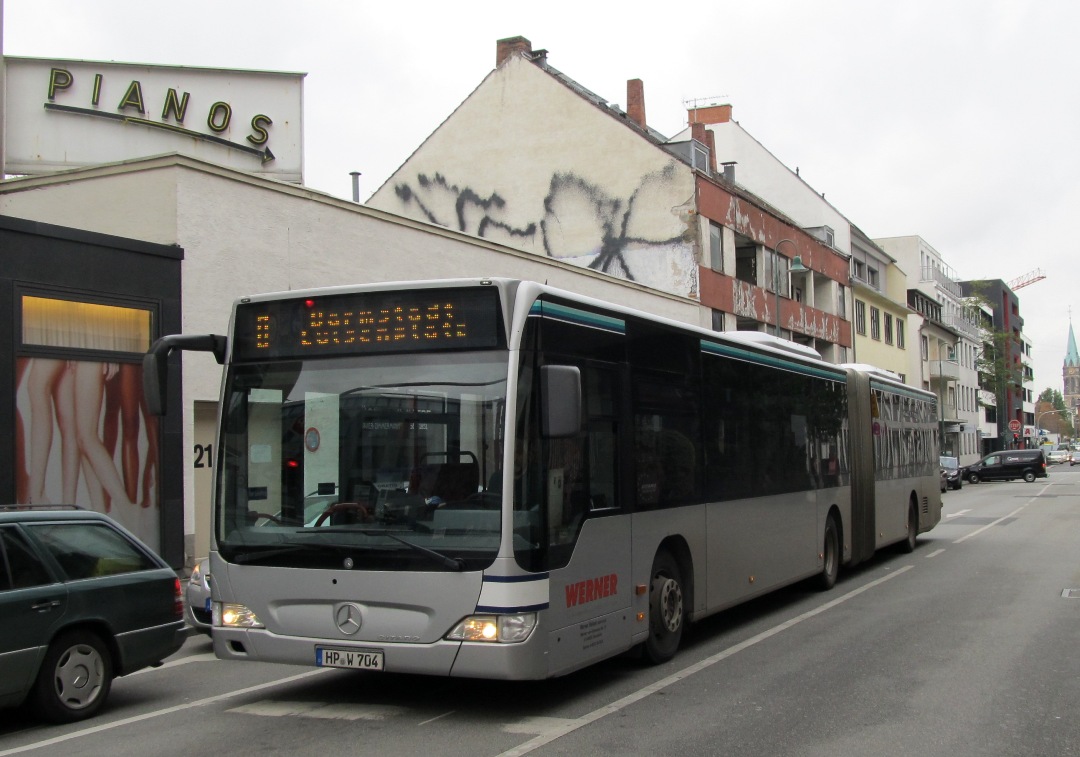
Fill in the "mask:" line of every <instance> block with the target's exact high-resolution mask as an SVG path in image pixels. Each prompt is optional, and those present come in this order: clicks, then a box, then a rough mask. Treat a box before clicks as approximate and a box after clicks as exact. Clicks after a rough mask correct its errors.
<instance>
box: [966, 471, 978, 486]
mask: <svg viewBox="0 0 1080 757" xmlns="http://www.w3.org/2000/svg"><path fill="white" fill-rule="evenodd" d="M968 483H969V484H977V483H979V474H978V473H969V474H968Z"/></svg>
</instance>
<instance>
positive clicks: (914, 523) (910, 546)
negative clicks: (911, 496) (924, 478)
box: [900, 500, 919, 553]
mask: <svg viewBox="0 0 1080 757" xmlns="http://www.w3.org/2000/svg"><path fill="white" fill-rule="evenodd" d="M918 538H919V511H918V510H917V509H916V508H915V501H914V500H912V501H911V502H909V503H908V512H907V538H905V539H904V540H903V541H902V542H900V549H901V550H903V551H904V552H907V553H910V552H914V551H915V541H916V540H917V539H918Z"/></svg>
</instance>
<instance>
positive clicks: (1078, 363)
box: [1061, 320, 1080, 426]
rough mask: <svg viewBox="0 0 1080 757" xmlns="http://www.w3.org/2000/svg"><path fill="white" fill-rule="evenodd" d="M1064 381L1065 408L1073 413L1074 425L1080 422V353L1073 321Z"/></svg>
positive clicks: (1063, 375) (1070, 322) (1070, 328)
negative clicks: (1077, 349)
mask: <svg viewBox="0 0 1080 757" xmlns="http://www.w3.org/2000/svg"><path fill="white" fill-rule="evenodd" d="M1061 376H1062V378H1063V379H1064V384H1065V391H1063V392H1062V397H1063V398H1064V399H1065V407H1067V408H1069V411H1070V412H1071V413H1072V420H1073V425H1074V426H1075V425H1076V424H1077V422H1078V421H1080V417H1078V416H1080V353H1078V352H1077V351H1076V335H1075V334H1073V327H1072V321H1071V320H1070V321H1069V348H1068V350H1067V351H1066V353H1065V365H1064V367H1063V368H1062V369H1061Z"/></svg>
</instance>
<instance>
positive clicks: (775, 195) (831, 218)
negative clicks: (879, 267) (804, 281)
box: [672, 121, 851, 252]
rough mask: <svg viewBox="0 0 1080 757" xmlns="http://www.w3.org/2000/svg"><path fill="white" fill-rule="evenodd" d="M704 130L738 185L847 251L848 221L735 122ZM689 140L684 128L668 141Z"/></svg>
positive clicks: (687, 131)
mask: <svg viewBox="0 0 1080 757" xmlns="http://www.w3.org/2000/svg"><path fill="white" fill-rule="evenodd" d="M706 128H707V129H708V130H709V131H711V132H712V133H713V139H714V141H715V144H716V160H717V163H724V162H727V161H734V162H735V163H736V166H735V182H736V183H737V184H738V185H740V186H742V187H745V188H746V189H748V190H750V191H751V192H753V193H754V194H755V195H757V196H758V197H763V198H765V199H766V200H767V201H768V202H769V204H771V205H772V206H773V207H776V208H779V209H780V210H781V212H783V213H784V214H785V215H787V216H789V217H790V218H792V219H793V220H794V221H795V222H796V223H797V224H798V225H799V226H800V227H802V228H804V229H805V228H812V227H816V226H829V227H830V228H832V230H833V234H834V240H835V245H836V248H837V249H838V250H843V251H845V252H847V251H849V250H850V249H851V226H850V222H849V221H848V220H847V219H846V218H845V217H844V216H843V215H842V214H841V213H840V212H839V211H838V210H836V208H834V207H833V206H832V205H831V204H829V202H828V201H826V200H825V198H824V197H822V196H821V195H820V194H818V192H817V191H816V190H815V189H814V188H813V187H811V186H810V185H809V184H807V183H806V182H805V181H804V180H803V179H802V178H800V177H799V175H798V174H797V173H795V171H793V170H792V169H790V168H788V167H787V166H786V165H784V164H783V163H781V162H780V160H779V159H778V158H777V157H776V156H775V155H773V154H772V153H771V152H769V150H768V149H767V148H766V147H765V146H764V145H763V144H761V143H760V142H758V141H757V140H756V139H755V138H754V137H752V136H751V135H750V134H749V133H748V132H747V131H746V130H745V129H744V128H743V127H742V126H741V125H740V124H739V123H738V122H737V121H725V122H722V123H715V124H709V125H708V126H706ZM689 138H690V130H689V129H685V130H684V131H682V132H681V133H680V134H679V135H678V136H676V137H673V138H672V139H673V140H679V139H689Z"/></svg>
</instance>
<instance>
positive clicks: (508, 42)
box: [495, 37, 532, 68]
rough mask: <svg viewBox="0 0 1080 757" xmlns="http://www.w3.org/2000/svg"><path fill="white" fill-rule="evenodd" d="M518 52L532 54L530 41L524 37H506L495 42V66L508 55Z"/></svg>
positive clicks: (505, 59) (506, 58)
mask: <svg viewBox="0 0 1080 757" xmlns="http://www.w3.org/2000/svg"><path fill="white" fill-rule="evenodd" d="M518 53H528V54H529V55H530V56H531V55H532V42H530V41H529V40H527V39H525V38H524V37H507V38H506V39H500V40H499V41H497V42H496V43H495V68H498V67H499V66H501V65H502V64H503V63H505V62H506V61H507V60H508V59H509V58H510V56H512V55H517V54H518Z"/></svg>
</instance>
